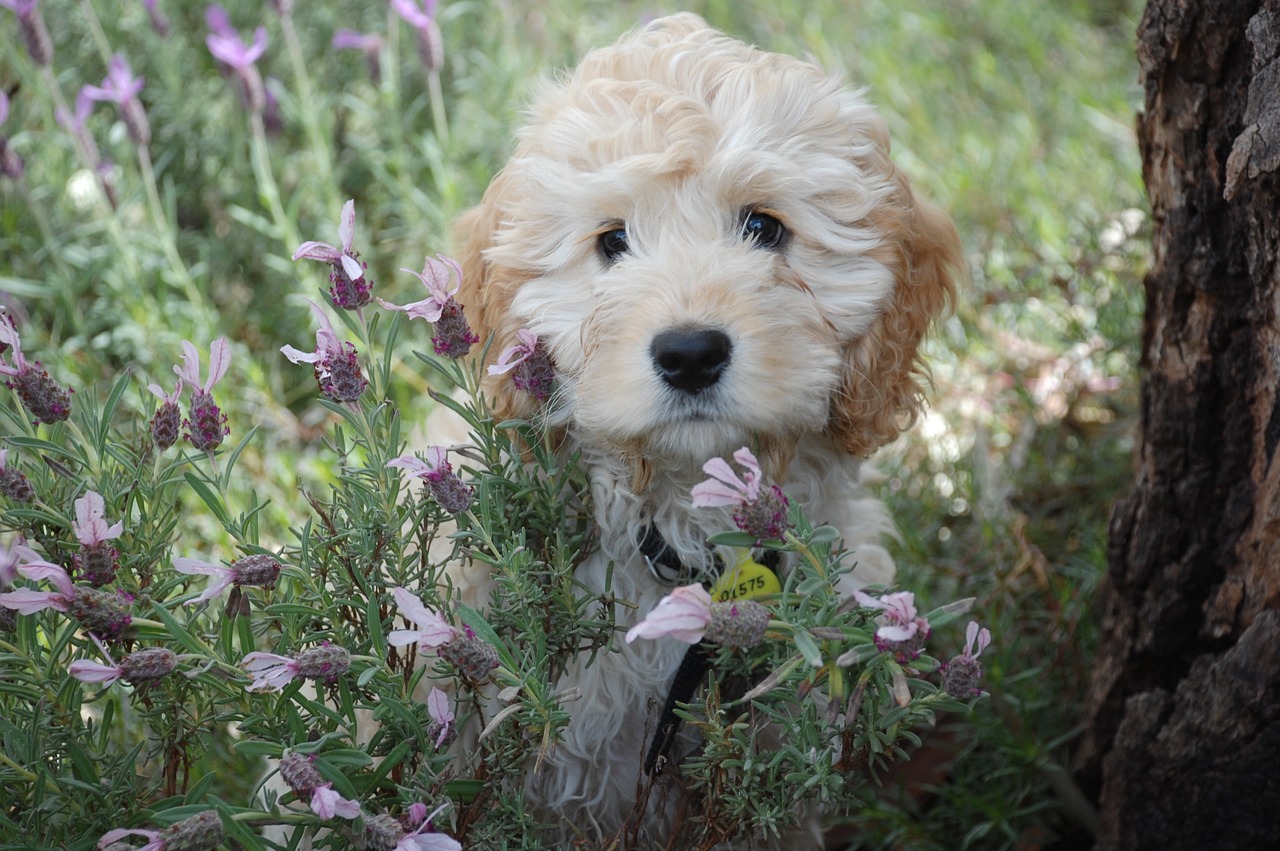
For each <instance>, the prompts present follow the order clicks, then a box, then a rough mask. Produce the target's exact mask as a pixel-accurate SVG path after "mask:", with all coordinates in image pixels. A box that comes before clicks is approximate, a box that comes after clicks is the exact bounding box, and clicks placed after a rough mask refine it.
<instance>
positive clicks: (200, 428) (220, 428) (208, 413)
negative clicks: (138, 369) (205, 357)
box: [173, 337, 231, 452]
mask: <svg viewBox="0 0 1280 851" xmlns="http://www.w3.org/2000/svg"><path fill="white" fill-rule="evenodd" d="M230 365H231V347H230V346H229V345H228V344H227V338H226V337H219V338H218V339H216V340H214V341H213V342H212V343H211V344H210V345H209V376H208V378H206V379H205V380H204V381H203V382H202V381H201V380H200V353H199V351H197V350H196V347H195V345H194V344H193V343H191V342H189V341H187V340H183V341H182V365H181V366H175V367H174V368H173V371H174V372H175V373H176V374H177V376H178V378H180V379H182V380H183V381H184V382H186V383H187V384H190V385H191V386H192V387H193V388H195V389H193V390H192V392H191V407H190V408H189V409H188V412H187V419H186V420H185V421H184V422H183V425H185V426H186V427H187V440H189V441H190V442H191V445H192V446H194V447H195V448H196V449H201V450H204V451H206V452H212V451H213V450H215V449H217V448H218V447H219V446H220V445H221V444H222V438H224V437H226V436H227V435H228V434H230V432H231V430H230V429H229V428H227V415H226V414H224V413H222V409H221V408H219V407H218V405H217V403H216V402H214V401H213V396H212V395H210V391H212V390H213V385H215V384H217V383H218V381H219V380H221V379H222V377H223V376H224V375H226V374H227V367H228V366H230Z"/></svg>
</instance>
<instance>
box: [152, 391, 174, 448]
mask: <svg viewBox="0 0 1280 851" xmlns="http://www.w3.org/2000/svg"><path fill="white" fill-rule="evenodd" d="M181 427H182V413H181V411H179V410H178V403H177V402H165V403H164V404H162V405H161V406H160V408H159V409H158V410H157V411H156V415H155V416H154V417H152V418H151V440H152V442H154V443H155V445H156V447H157V448H158V449H161V450H165V449H168V448H169V447H170V446H173V444H175V443H177V442H178V432H179V429H181Z"/></svg>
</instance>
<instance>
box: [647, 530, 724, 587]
mask: <svg viewBox="0 0 1280 851" xmlns="http://www.w3.org/2000/svg"><path fill="white" fill-rule="evenodd" d="M707 549H708V552H710V547H708V548H707ZM640 555H642V556H644V560H645V563H646V564H648V565H649V572H650V573H652V574H653V577H654V578H655V579H657V580H658V581H659V582H661V583H662V584H664V585H680V584H688V583H690V582H693V580H694V578H695V577H697V576H698V574H699V573H700V571H698V570H696V569H694V568H692V567H690V566H689V565H687V564H685V563H684V560H683V559H681V558H680V556H679V554H678V553H677V552H676V551H675V550H674V549H672V548H671V545H670V544H668V543H667V539H666V538H664V537H662V533H661V532H659V531H658V527H657V526H654V525H652V524H650V525H649V527H648V528H646V529H645V530H644V538H643V539H642V540H641V541H640Z"/></svg>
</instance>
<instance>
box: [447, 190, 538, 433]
mask: <svg viewBox="0 0 1280 851" xmlns="http://www.w3.org/2000/svg"><path fill="white" fill-rule="evenodd" d="M516 192H517V190H516V181H515V179H514V178H513V177H512V176H511V174H510V173H508V172H507V171H505V170H504V171H501V172H499V173H498V174H497V176H495V177H494V179H493V182H491V183H490V184H489V188H488V189H486V190H485V193H484V198H482V199H481V201H480V204H479V206H477V207H474V208H473V209H470V210H468V211H467V212H465V213H463V214H462V215H461V216H460V217H459V218H458V222H457V225H456V226H455V229H454V230H455V237H456V241H457V244H458V246H459V255H458V257H457V260H458V265H459V266H460V267H461V269H462V282H461V284H460V285H459V288H458V294H457V299H458V302H459V303H460V304H461V305H462V308H463V310H464V311H465V313H466V316H467V321H468V322H469V323H470V324H471V328H472V330H474V331H475V332H476V334H478V335H479V337H480V344H481V345H485V344H486V343H487V344H488V347H489V348H488V351H487V354H486V356H485V363H484V365H485V366H487V365H489V364H492V363H495V362H497V360H498V358H499V356H500V355H501V354H502V352H504V351H505V350H506V349H508V348H510V347H511V346H514V345H515V344H516V343H517V342H518V338H517V336H516V331H518V330H519V329H520V325H519V323H518V322H517V321H516V320H515V319H514V318H513V317H512V315H511V302H512V300H513V299H514V298H515V294H516V291H517V290H518V289H519V288H520V285H521V284H523V283H524V282H525V281H526V280H527V279H528V273H527V272H522V271H521V270H518V269H513V268H510V267H508V266H504V265H499V264H495V263H494V262H493V261H492V260H491V259H490V258H489V257H488V254H489V249H490V248H492V247H493V245H494V242H495V240H496V239H497V236H498V233H499V232H500V231H501V229H502V227H503V216H504V215H505V212H506V210H508V209H510V207H511V205H512V204H513V202H514V201H515V195H516ZM483 386H484V389H485V395H486V396H487V397H488V399H489V404H490V406H491V408H492V409H493V415H494V416H495V417H496V418H497V419H498V421H502V420H508V419H516V418H520V419H527V418H529V417H530V416H531V415H532V414H533V412H534V410H535V401H534V399H533V397H531V396H530V395H529V394H528V393H525V392H523V391H521V390H517V389H516V387H515V385H514V384H513V383H512V382H511V376H509V375H500V376H494V377H492V378H489V377H486V379H485V381H484V384H483Z"/></svg>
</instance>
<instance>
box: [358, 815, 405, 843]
mask: <svg viewBox="0 0 1280 851" xmlns="http://www.w3.org/2000/svg"><path fill="white" fill-rule="evenodd" d="M403 837H404V829H403V828H402V827H401V826H400V821H399V820H398V819H396V818H395V817H394V816H390V815H388V814H387V813H379V814H378V815H376V816H365V818H364V844H365V847H366V848H368V849H369V851H395V848H396V846H397V845H399V844H400V840H401V839H402V838H403Z"/></svg>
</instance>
